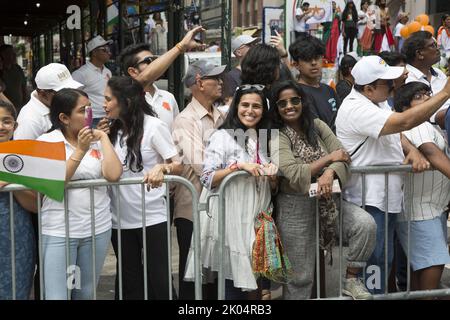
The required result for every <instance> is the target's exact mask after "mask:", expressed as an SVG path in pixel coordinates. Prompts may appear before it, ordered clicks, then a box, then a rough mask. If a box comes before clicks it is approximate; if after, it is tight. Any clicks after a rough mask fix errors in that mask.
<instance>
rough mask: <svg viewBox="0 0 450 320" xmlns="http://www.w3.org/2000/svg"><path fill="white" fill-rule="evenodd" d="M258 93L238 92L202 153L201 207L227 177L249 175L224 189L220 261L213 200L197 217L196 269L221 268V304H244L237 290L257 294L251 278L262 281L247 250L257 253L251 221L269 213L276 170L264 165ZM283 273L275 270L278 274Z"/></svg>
mask: <svg viewBox="0 0 450 320" xmlns="http://www.w3.org/2000/svg"><path fill="white" fill-rule="evenodd" d="M263 89H264V86H262V85H258V84H255V85H242V86H240V87H238V89H237V91H236V94H235V96H234V98H233V101H232V103H231V106H230V111H229V112H228V115H227V118H226V120H225V122H224V124H223V125H222V126H221V127H220V128H219V130H218V131H216V132H215V133H214V134H213V135H212V136H211V138H210V139H209V142H208V146H207V148H206V150H205V158H204V164H203V173H202V176H201V179H200V180H201V182H202V184H203V186H204V189H203V192H202V195H201V197H200V199H202V200H203V201H204V200H205V199H206V198H207V197H208V195H209V194H211V193H213V192H214V191H216V190H217V187H218V186H219V185H220V183H221V182H222V181H223V179H224V178H225V177H226V176H228V175H229V174H231V173H233V172H235V171H238V170H244V171H246V172H248V173H249V174H250V175H251V176H250V177H249V176H240V177H238V178H235V179H234V180H233V181H232V182H231V183H230V184H229V186H228V187H227V189H226V194H225V197H226V205H225V220H226V222H225V225H226V227H225V229H226V231H225V232H226V233H225V242H226V248H225V250H226V253H225V260H224V261H221V257H220V256H219V253H218V239H219V234H218V230H217V219H218V201H217V199H214V198H212V199H211V201H210V206H209V212H208V214H202V215H201V216H200V217H201V222H200V223H201V242H202V246H201V247H202V252H201V256H202V257H201V259H202V266H203V268H204V270H205V272H207V271H210V272H216V271H218V268H219V264H220V263H223V264H224V270H225V279H226V281H225V299H247V298H248V295H247V293H246V292H243V291H242V290H244V291H252V290H256V289H257V283H256V280H257V276H255V274H258V273H259V274H260V275H264V276H266V274H264V272H260V271H261V269H258V263H257V261H258V259H257V257H259V255H258V253H256V254H255V252H254V251H253V254H252V249H253V248H258V247H260V246H258V245H256V244H254V242H255V239H258V238H257V236H256V235H255V223H256V221H257V220H258V218H259V219H261V218H262V216H265V217H270V216H271V213H272V205H271V189H276V186H277V178H276V173H277V171H278V168H277V167H276V166H275V165H273V164H272V163H270V162H269V158H268V154H267V147H268V145H267V144H268V138H269V137H268V136H267V135H268V130H267V129H268V128H269V127H268V108H267V100H266V97H265V95H264V93H263ZM258 221H260V220H258ZM281 254H282V253H281ZM273 258H274V260H276V258H277V257H276V256H275V257H273ZM278 261H279V260H278ZM279 262H281V261H279ZM283 270H284V269H283V268H282V267H281V268H279V269H277V271H279V272H280V273H283ZM193 276H194V272H193V255H192V248H191V252H190V256H189V259H188V266H187V271H186V279H187V280H193Z"/></svg>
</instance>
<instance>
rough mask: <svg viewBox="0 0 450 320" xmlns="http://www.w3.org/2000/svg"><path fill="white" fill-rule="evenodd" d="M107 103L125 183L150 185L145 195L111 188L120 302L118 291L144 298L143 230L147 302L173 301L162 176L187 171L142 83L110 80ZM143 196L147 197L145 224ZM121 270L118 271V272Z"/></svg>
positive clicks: (131, 187) (139, 190)
mask: <svg viewBox="0 0 450 320" xmlns="http://www.w3.org/2000/svg"><path fill="white" fill-rule="evenodd" d="M105 100H106V102H105V111H106V116H107V118H109V119H110V120H112V125H111V129H110V134H109V136H110V139H111V141H112V143H113V145H114V148H115V151H116V153H117V155H118V156H119V159H120V162H121V163H122V166H123V174H122V178H132V177H139V178H141V179H142V182H145V183H147V192H145V194H143V191H142V186H141V184H133V185H122V186H120V187H119V188H116V187H112V188H111V199H112V205H111V208H112V215H113V235H112V238H111V240H112V244H113V247H114V252H115V254H116V256H117V257H118V254H119V250H120V249H121V255H122V281H123V287H122V288H119V282H118V281H117V280H118V278H117V277H116V299H117V298H119V294H120V290H122V294H123V299H144V298H145V294H144V270H145V269H144V263H143V261H145V259H144V257H143V254H142V252H143V243H144V241H143V239H144V233H143V227H145V239H146V241H145V244H146V250H147V268H146V269H147V297H148V298H149V299H169V297H170V296H169V292H170V291H169V290H172V288H169V276H170V275H169V272H168V244H167V220H168V219H167V213H166V211H167V206H166V199H165V197H164V195H165V188H163V187H162V183H163V179H164V175H167V174H171V175H174V174H175V175H179V174H181V172H182V170H183V167H182V165H181V164H180V162H179V161H178V160H177V159H178V153H177V149H176V148H175V145H174V143H173V140H172V136H171V134H170V131H169V127H168V126H167V125H166V124H165V123H164V122H163V121H161V120H160V119H158V118H157V117H156V114H155V112H154V111H153V109H152V107H151V106H150V105H149V104H148V103H147V102H146V100H145V93H144V90H143V88H142V85H141V84H140V83H139V82H137V81H136V80H134V79H133V78H130V77H113V78H111V79H110V80H109V81H108V85H107V87H106V90H105ZM142 197H145V221H143V214H142ZM116 201H117V202H116ZM117 204H118V205H119V207H118V206H117ZM119 213H120V220H119ZM119 228H120V229H121V232H120V237H121V238H120V239H121V241H120V242H119V238H118V237H119V233H118V229H119ZM119 243H120V244H121V246H120V247H119ZM119 270H120V269H119V267H117V272H119Z"/></svg>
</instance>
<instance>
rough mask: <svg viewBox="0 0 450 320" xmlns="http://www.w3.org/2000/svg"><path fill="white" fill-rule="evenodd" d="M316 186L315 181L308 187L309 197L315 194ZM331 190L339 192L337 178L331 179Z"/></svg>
mask: <svg viewBox="0 0 450 320" xmlns="http://www.w3.org/2000/svg"><path fill="white" fill-rule="evenodd" d="M317 188H318V184H317V182H315V183H311V186H310V188H309V197H310V198H312V197H315V196H317ZM331 192H332V193H339V192H341V186H340V185H339V180H338V179H334V180H333V185H332V187H331Z"/></svg>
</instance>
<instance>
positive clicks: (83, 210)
mask: <svg viewBox="0 0 450 320" xmlns="http://www.w3.org/2000/svg"><path fill="white" fill-rule="evenodd" d="M89 107H90V102H89V99H88V97H87V95H86V93H84V92H83V91H81V90H76V89H62V90H60V91H58V92H57V93H56V94H55V96H54V97H53V100H52V103H51V107H50V120H51V122H52V130H51V131H50V132H49V133H46V134H44V135H42V136H40V137H39V138H38V140H41V141H47V142H59V141H62V142H64V145H65V149H66V159H67V161H66V181H73V180H87V179H100V178H105V179H106V180H108V181H111V182H115V181H117V180H119V178H120V175H121V174H122V166H121V164H120V162H119V159H118V158H117V155H116V153H115V152H114V149H113V147H112V145H111V142H110V141H109V138H108V136H107V135H106V133H104V132H103V131H100V130H96V129H91V128H89V127H88V126H87V125H86V123H85V112H86V109H87V108H89ZM93 192H94V194H93V197H94V198H93V203H94V213H95V219H94V220H95V221H91V201H89V199H90V189H89V188H77V189H70V190H68V191H67V198H66V199H65V201H68V208H69V212H68V217H69V219H68V220H69V221H65V210H64V203H63V202H57V201H55V200H52V199H50V198H48V197H44V200H43V202H42V209H41V212H42V247H43V258H44V266H43V270H42V272H43V274H44V285H45V287H44V292H45V299H47V300H49V299H57V300H66V299H83V300H85V299H93V298H94V287H95V286H96V285H97V283H98V279H99V278H100V273H101V270H102V267H103V263H104V261H105V258H106V253H107V251H108V246H109V241H110V239H111V211H110V199H109V197H108V193H107V189H106V187H95V188H94V190H93ZM66 223H68V225H69V234H67V233H66ZM91 224H94V226H95V246H94V249H95V255H94V254H93V248H92V247H93V241H92V236H93V235H92V226H91ZM67 237H69V240H68V242H69V255H70V256H69V257H68V259H69V266H67V265H66V248H65V243H66V238H67ZM93 257H94V259H95V261H92V260H93V259H92V258H93ZM93 265H95V275H96V279H95V282H94V280H93V274H94V270H93ZM74 266H75V269H72V267H74ZM69 267H70V269H68V268H69ZM70 270H72V271H71V272H75V274H76V276H79V277H81V279H80V280H81V283H80V284H79V286H77V285H76V284H75V285H74V288H73V289H72V288H70V289H71V296H70V297H68V296H67V290H68V288H67V285H68V284H67V283H68V281H67V280H68V279H67V272H69V271H70ZM76 270H78V272H76Z"/></svg>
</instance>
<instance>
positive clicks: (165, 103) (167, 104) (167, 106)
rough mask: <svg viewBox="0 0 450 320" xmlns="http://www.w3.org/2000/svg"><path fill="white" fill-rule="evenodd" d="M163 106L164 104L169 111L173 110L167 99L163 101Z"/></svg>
mask: <svg viewBox="0 0 450 320" xmlns="http://www.w3.org/2000/svg"><path fill="white" fill-rule="evenodd" d="M162 106H163V108H164V109H166V110H167V111H170V110H171V108H170V104H169V103H168V102H166V101H164V102H163V104H162Z"/></svg>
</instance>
